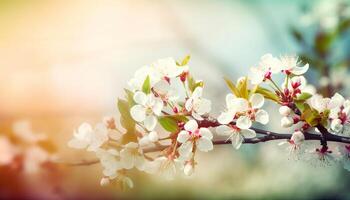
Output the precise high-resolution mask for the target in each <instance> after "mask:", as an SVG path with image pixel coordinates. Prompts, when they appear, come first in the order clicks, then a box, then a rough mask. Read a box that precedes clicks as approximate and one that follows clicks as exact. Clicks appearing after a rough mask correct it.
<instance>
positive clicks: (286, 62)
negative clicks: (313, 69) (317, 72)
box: [280, 56, 309, 75]
mask: <svg viewBox="0 0 350 200" xmlns="http://www.w3.org/2000/svg"><path fill="white" fill-rule="evenodd" d="M280 65H281V70H282V71H283V72H284V73H286V74H287V75H289V74H294V75H302V74H304V73H305V72H306V71H307V70H308V69H309V64H305V65H304V66H301V67H300V66H299V65H300V62H299V61H298V57H296V56H282V57H281V58H280Z"/></svg>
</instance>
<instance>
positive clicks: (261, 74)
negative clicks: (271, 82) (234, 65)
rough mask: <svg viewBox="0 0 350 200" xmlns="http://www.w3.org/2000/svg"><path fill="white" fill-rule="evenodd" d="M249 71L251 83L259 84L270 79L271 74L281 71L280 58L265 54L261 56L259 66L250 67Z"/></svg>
mask: <svg viewBox="0 0 350 200" xmlns="http://www.w3.org/2000/svg"><path fill="white" fill-rule="evenodd" d="M250 71H251V73H250V74H249V79H250V80H251V81H252V83H253V84H255V85H257V84H260V83H261V82H263V81H265V80H266V79H271V75H272V74H276V73H278V72H280V71H281V64H280V60H279V59H278V58H275V57H273V56H272V55H271V54H265V55H263V56H262V57H261V59H260V63H259V66H258V67H256V68H254V67H253V68H251V69H250Z"/></svg>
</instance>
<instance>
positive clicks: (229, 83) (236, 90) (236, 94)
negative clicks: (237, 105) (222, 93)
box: [224, 77, 241, 97]
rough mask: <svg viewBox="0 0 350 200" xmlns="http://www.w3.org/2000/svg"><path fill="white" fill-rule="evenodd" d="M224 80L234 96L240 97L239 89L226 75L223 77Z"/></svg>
mask: <svg viewBox="0 0 350 200" xmlns="http://www.w3.org/2000/svg"><path fill="white" fill-rule="evenodd" d="M224 80H225V82H226V84H227V86H228V88H229V89H230V90H231V92H232V93H233V94H234V95H235V96H236V97H241V94H240V92H239V90H238V89H237V88H236V86H235V84H234V83H232V81H231V80H230V79H228V78H226V77H224Z"/></svg>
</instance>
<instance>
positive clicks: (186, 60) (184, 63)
mask: <svg viewBox="0 0 350 200" xmlns="http://www.w3.org/2000/svg"><path fill="white" fill-rule="evenodd" d="M190 59H191V56H190V55H187V56H186V57H185V58H184V59H183V60H182V62H181V64H180V66H186V65H187V64H188V62H189V61H190Z"/></svg>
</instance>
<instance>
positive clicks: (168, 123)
mask: <svg viewBox="0 0 350 200" xmlns="http://www.w3.org/2000/svg"><path fill="white" fill-rule="evenodd" d="M158 122H159V123H160V125H162V127H163V128H164V129H165V130H166V131H169V132H171V133H174V132H177V131H178V130H179V126H178V125H177V122H176V120H175V119H173V118H171V117H160V118H159V119H158Z"/></svg>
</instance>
